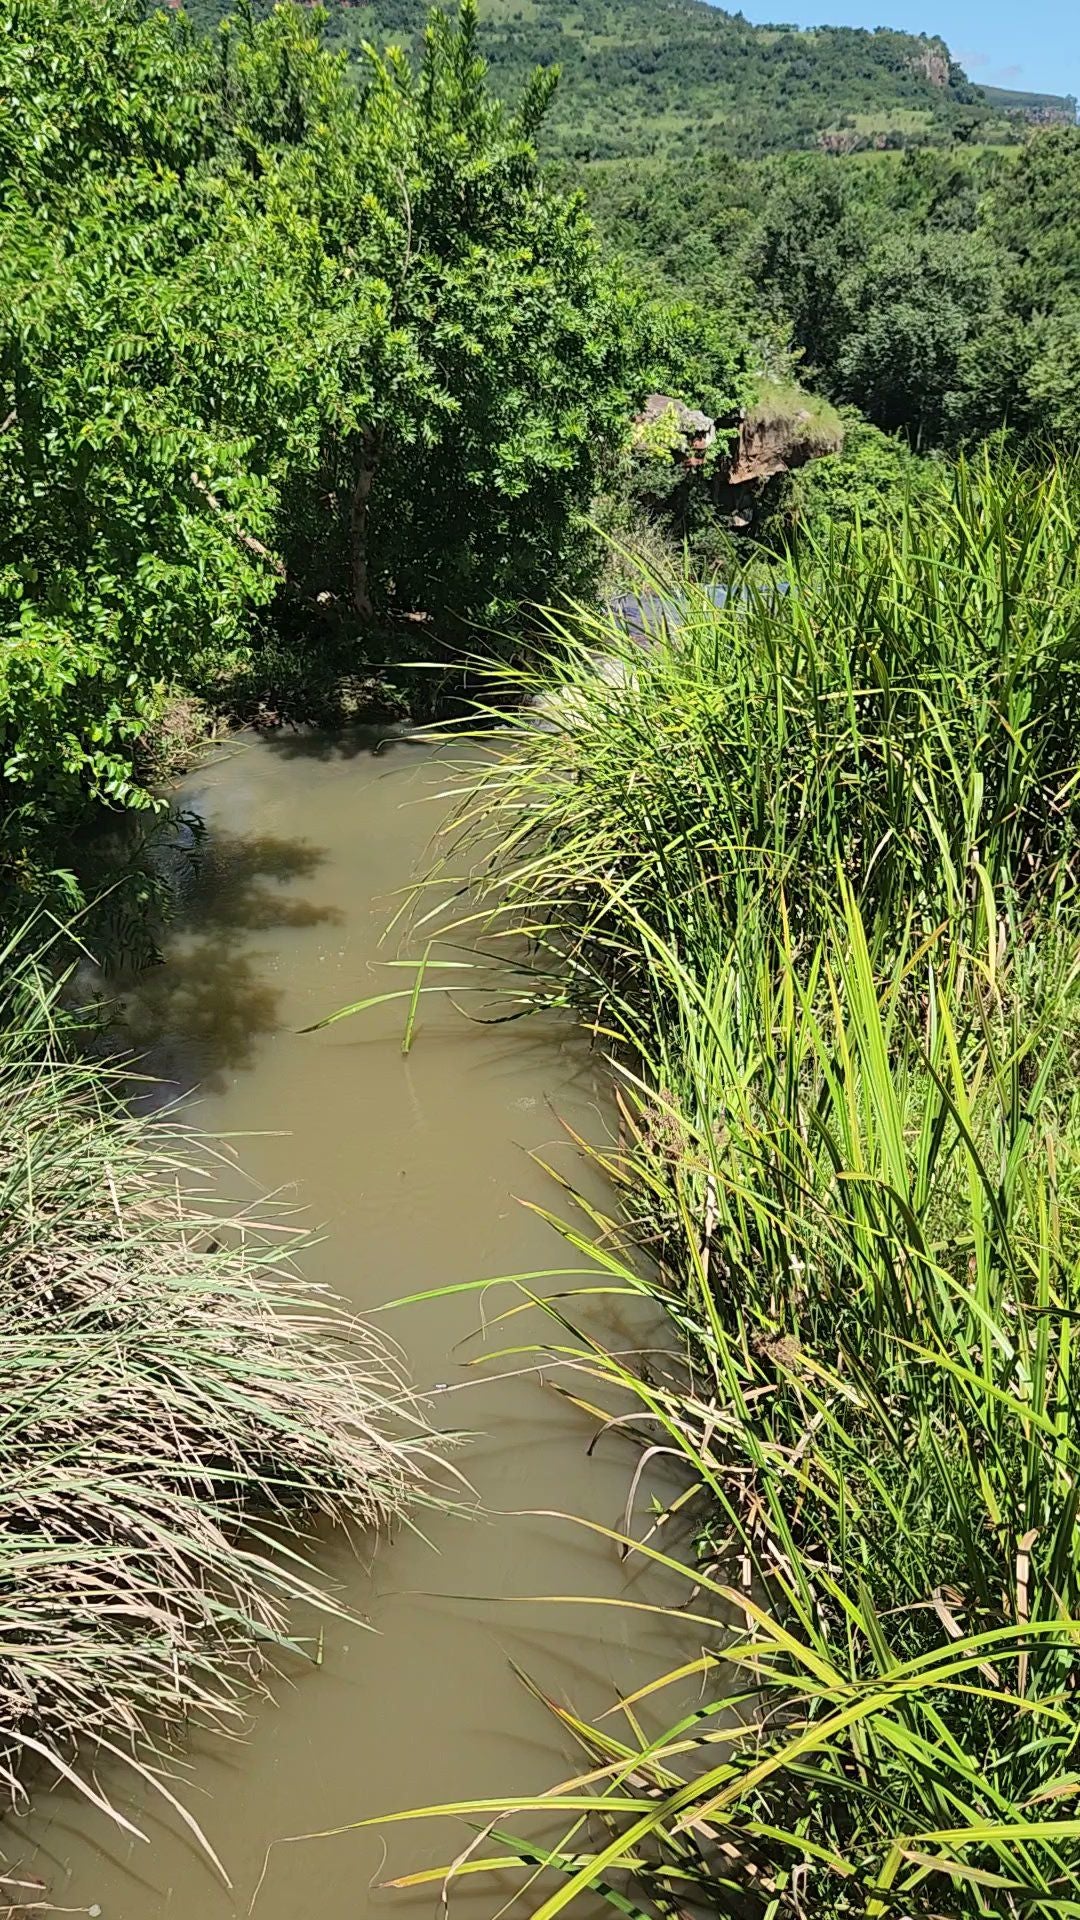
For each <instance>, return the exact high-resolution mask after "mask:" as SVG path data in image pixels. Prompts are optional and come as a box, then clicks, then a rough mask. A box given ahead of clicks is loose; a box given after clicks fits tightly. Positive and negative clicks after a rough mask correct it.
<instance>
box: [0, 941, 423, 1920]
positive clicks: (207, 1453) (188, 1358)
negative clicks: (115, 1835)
mask: <svg viewBox="0 0 1080 1920" xmlns="http://www.w3.org/2000/svg"><path fill="white" fill-rule="evenodd" d="M46 959H47V955H46V954H44V953H42V954H41V955H40V956H39V961H40V962H41V963H43V962H44V961H45V960H46ZM3 960H4V965H5V972H6V980H5V987H4V992H3V999H2V1002H0V1192H2V1198H0V1383H2V1393H0V1405H2V1408H3V1412H2V1416H0V1798H2V1799H3V1800H6V1801H10V1802H11V1803H13V1804H14V1805H16V1806H18V1805H20V1804H23V1805H24V1804H25V1801H26V1796H27V1792H28V1788H29V1784H30V1783H31V1782H32V1781H34V1780H42V1781H45V1782H47V1783H49V1784H52V1782H53V1781H54V1780H55V1778H56V1776H57V1774H60V1775H62V1776H63V1777H65V1778H66V1779H68V1780H69V1781H71V1782H72V1783H73V1784H74V1785H76V1786H77V1787H78V1788H79V1789H80V1790H81V1791H82V1792H83V1793H84V1794H86V1795H88V1796H89V1798H90V1799H91V1800H93V1801H94V1802H95V1803H96V1804H98V1805H100V1806H102V1807H103V1808H105V1809H106V1810H107V1811H109V1812H111V1813H114V1814H115V1817H117V1818H118V1819H120V1820H121V1822H122V1824H127V1821H126V1816H123V1815H121V1814H120V1813H118V1812H116V1810H115V1808H114V1807H112V1806H111V1805H110V1804H109V1798H108V1793H109V1790H108V1789H107V1788H105V1787H103V1786H101V1785H100V1784H99V1781H98V1775H97V1768H98V1766H99V1764H100V1761H101V1760H102V1758H103V1757H111V1758H113V1759H114V1760H117V1759H118V1760H121V1761H123V1762H126V1763H128V1764H129V1765H131V1766H133V1767H135V1768H137V1769H138V1770H140V1771H143V1772H145V1771H146V1770H147V1768H148V1767H149V1768H150V1770H151V1775H152V1777H154V1778H155V1779H160V1775H159V1772H158V1768H159V1764H160V1763H161V1762H163V1760H164V1759H165V1756H166V1755H167V1753H168V1750H169V1747H170V1745H171V1744H173V1743H174V1742H175V1741H176V1739H177V1738H178V1737H179V1736H181V1735H182V1734H183V1733H184V1732H185V1730H188V1729H190V1727H191V1726H192V1724H195V1725H199V1726H203V1727H205V1726H207V1725H219V1726H226V1727H229V1726H231V1727H233V1728H236V1727H239V1726H242V1725H243V1723H244V1714H245V1701H246V1700H248V1699H250V1695H251V1692H252V1689H253V1687H256V1686H258V1685H259V1683H260V1675H264V1674H265V1673H266V1672H267V1671H268V1670H269V1669H270V1667H271V1666H272V1664H273V1662H274V1660H275V1658H280V1659H284V1658H285V1657H286V1656H296V1657H298V1658H310V1657H312V1655H313V1652H314V1643H312V1642H311V1641H310V1640H308V1641H307V1642H306V1643H298V1642H297V1641H296V1640H295V1639H294V1638H293V1636H294V1635H295V1634H296V1633H297V1632H298V1631H303V1632H304V1633H305V1634H307V1635H309V1636H310V1634H311V1632H312V1631H313V1628H312V1625H311V1620H312V1609H315V1610H316V1616H315V1617H316V1619H317V1614H318V1612H319V1611H321V1612H323V1613H327V1612H332V1611H334V1609H335V1607H336V1604H337V1603H336V1602H335V1600H334V1599H333V1597H332V1595H331V1594H330V1593H329V1592H328V1591H327V1590H325V1589H324V1588H323V1586H322V1585H321V1583H320V1579H319V1575H318V1572H317V1570H315V1568H314V1567H313V1566H312V1565H311V1564H309V1560H308V1557H307V1555H308V1549H307V1547H306V1546H305V1544H304V1538H305V1537H308V1538H309V1537H310V1532H311V1529H312V1527H313V1523H314V1522H315V1521H316V1520H319V1521H320V1522H329V1523H332V1524H338V1525H349V1526H354V1525H356V1526H372V1527H378V1528H380V1529H381V1528H384V1527H388V1526H389V1525H390V1524H391V1523H392V1522H393V1521H395V1520H396V1519H397V1518H399V1517H400V1516H401V1515H402V1514H403V1513H404V1511H405V1509H406V1507H407V1506H412V1505H414V1504H415V1503H416V1502H417V1501H418V1500H422V1499H424V1498H425V1497H429V1496H431V1495H433V1494H434V1492H435V1483H436V1480H438V1481H439V1482H440V1484H441V1485H442V1488H443V1491H444V1492H445V1481H444V1480H442V1478H441V1471H440V1470H437V1469H436V1467H435V1464H434V1462H435V1456H434V1453H433V1451H432V1449H431V1446H430V1433H429V1429H428V1427H427V1425H426V1423H425V1421H424V1418H423V1415H422V1413H421V1411H420V1408H419V1405H418V1403H415V1402H414V1401H413V1399H412V1397H411V1394H410V1391H409V1389H408V1387H407V1384H406V1382H405V1378H404V1373H403V1369H402V1366H401V1363H400V1360H399V1357H398V1356H397V1355H396V1354H395V1352H394V1351H393V1349H392V1348H390V1347H389V1346H388V1345H386V1344H384V1343H383V1342H382V1341H381V1340H380V1339H379V1338H377V1337H376V1336H374V1335H373V1334H372V1333H371V1332H370V1330H368V1329H365V1328H363V1327H361V1326H358V1325H357V1323H356V1322H355V1321H354V1320H353V1319H351V1318H350V1317H349V1316H347V1315H346V1314H345V1312H344V1311H343V1310H342V1309H341V1308H340V1307H339V1306H338V1305H337V1303H336V1302H335V1301H334V1300H333V1299H331V1298H330V1297H328V1296H327V1295H326V1294H325V1293H324V1292H323V1291H322V1290H321V1289H319V1288H317V1287H314V1286H312V1285H311V1284H309V1283H308V1282H306V1281H305V1280H304V1279H303V1278H302V1274H301V1266H300V1264H299V1262H300V1256H301V1254H302V1243H301V1241H300V1238H299V1236H298V1234H297V1233H296V1232H295V1231H286V1230H285V1226H284V1224H283V1222H282V1221H281V1220H280V1219H279V1220H278V1221H276V1222H275V1221H274V1219H273V1217H272V1215H271V1217H270V1218H269V1220H268V1221H267V1223H266V1224H265V1225H264V1226H260V1224H259V1220H258V1217H257V1216H256V1215H252V1214H250V1213H248V1214H246V1215H245V1217H244V1218H243V1219H237V1220H234V1219H231V1218H230V1217H229V1215H228V1212H227V1210H226V1209H225V1208H223V1207H222V1206H221V1205H220V1203H219V1204H216V1205H215V1203H214V1192H215V1186H216V1184H217V1181H216V1168H215V1164H214V1155H213V1153H212V1151H211V1148H210V1146H209V1143H205V1144H204V1143H203V1142H201V1141H200V1140H199V1138H198V1136H197V1135H196V1134H195V1133H194V1132H192V1131H191V1130H190V1129H188V1128H185V1127H184V1126H182V1125H181V1124H180V1123H179V1122H177V1123H175V1124H169V1122H168V1121H167V1120H166V1121H160V1120H159V1121H158V1122H156V1123H155V1124H153V1125H152V1126H151V1125H148V1124H147V1122H146V1121H145V1120H141V1119H139V1118H138V1117H133V1116H132V1114H131V1113H130V1111H129V1110H128V1107H127V1105H126V1102H125V1099H124V1097H123V1096H124V1093H125V1090H126V1085H127V1076H126V1075H124V1074H121V1073H120V1072H119V1071H116V1072H115V1073H114V1072H112V1071H110V1070H108V1069H107V1068H104V1067H102V1066H101V1065H100V1064H96V1065H95V1064H94V1063H92V1062H90V1061H88V1060H87V1059H86V1057H85V1056H81V1055H80V1054H79V1053H78V1052H77V1051H76V1050H75V1049H74V1048H73V1046H72V1044H71V1035H70V1031H68V1036H67V1040H66V1041H65V1028H68V1029H70V1016H65V1014H64V1012H63V1007H62V987H63V982H62V978H61V980H60V981H57V979H56V978H55V977H54V976H53V975H52V974H51V973H50V972H48V971H46V970H45V968H44V965H43V964H40V965H39V964H35V963H33V962H31V961H30V960H28V959H26V958H23V959H22V960H21V961H19V962H17V963H14V964H13V955H12V951H11V949H10V948H9V949H8V950H7V951H6V952H5V953H4V955H3ZM298 1531H299V1533H300V1534H301V1536H302V1537H301V1540H300V1542H299V1543H298V1542H297V1538H296V1536H297V1533H298ZM290 1541H291V1544H290ZM305 1616H306V1617H307V1624H306V1625H303V1626H302V1622H303V1621H304V1619H305ZM115 1777H116V1775H115V1771H114V1774H113V1779H114V1782H115ZM161 1784H162V1786H163V1790H164V1782H163V1781H162V1782H161ZM189 1824H193V1823H192V1822H191V1821H190V1817H189ZM196 1831H197V1829H196ZM0 1885H2V1881H0Z"/></svg>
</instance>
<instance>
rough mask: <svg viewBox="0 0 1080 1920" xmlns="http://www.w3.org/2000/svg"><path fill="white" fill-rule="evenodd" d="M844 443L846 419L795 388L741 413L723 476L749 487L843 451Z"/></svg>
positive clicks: (763, 400) (762, 401)
mask: <svg viewBox="0 0 1080 1920" xmlns="http://www.w3.org/2000/svg"><path fill="white" fill-rule="evenodd" d="M843 444H844V428H843V423H842V421H841V420H840V418H839V415H837V414H835V413H834V412H833V411H832V409H831V408H829V407H822V406H821V405H820V404H819V403H818V402H815V401H811V400H810V399H809V398H808V397H807V396H804V395H800V394H799V393H798V392H797V391H796V390H793V391H792V392H791V393H789V394H788V393H785V394H784V395H782V396H775V395H774V396H769V397H767V398H765V399H762V400H761V401H759V402H758V404H757V405H756V406H754V407H751V408H750V409H749V411H748V412H747V413H745V414H744V415H743V418H742V420H741V422H740V424H739V435H738V439H737V440H736V442H735V445H734V447H733V448H732V451H731V455H730V457H729V460H728V463H727V470H726V473H725V476H724V478H725V480H726V482H727V484H728V486H731V487H745V486H751V485H753V484H755V483H757V482H760V481H762V480H771V479H772V478H773V477H774V475H776V474H778V473H790V472H792V470H793V469H794V468H795V467H804V466H805V465H806V463H807V461H808V460H819V459H821V457H822V455H824V454H827V453H839V452H840V449H841V448H842V446H843Z"/></svg>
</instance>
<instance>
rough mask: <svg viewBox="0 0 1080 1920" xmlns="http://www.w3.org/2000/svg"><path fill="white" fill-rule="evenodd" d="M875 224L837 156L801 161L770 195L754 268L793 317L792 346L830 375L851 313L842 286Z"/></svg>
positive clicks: (773, 296) (789, 171) (774, 299)
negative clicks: (832, 159) (843, 295)
mask: <svg viewBox="0 0 1080 1920" xmlns="http://www.w3.org/2000/svg"><path fill="white" fill-rule="evenodd" d="M870 231H871V229H870V223H869V219H868V216H867V213H866V210H865V208H864V207H863V206H862V205H861V204H860V202H859V198H858V195H857V193H856V191H855V183H854V182H853V180H852V178H851V176H850V174H849V173H847V172H846V171H844V170H843V169H842V168H841V167H839V166H837V164H836V163H835V162H834V161H804V162H799V163H798V164H797V165H795V166H792V167H790V168H789V169H787V170H786V171H785V173H784V174H783V175H782V176H781V178H780V180H779V182H778V184H777V186H776V187H775V189H774V191H773V193H772V194H771V195H770V198H769V200H768V203H767V205H766V208H765V212H764V216H763V219H762V223H761V229H760V236H759V240H758V246H757V270H758V273H759V275H760V277H761V279H762V281H763V282H764V286H765V289H766V291H767V292H768V293H769V295H770V296H771V298H772V300H773V302H774V304H775V305H776V306H778V307H779V308H780V309H781V311H782V312H783V313H785V314H786V315H787V316H788V317H789V318H790V321H791V327H792V338H793V341H794V344H795V346H796V347H797V348H798V349H799V350H800V352H801V353H802V354H804V355H805V357H806V360H807V361H808V362H809V364H810V366H811V367H814V368H817V369H819V370H820V371H821V372H823V373H824V374H825V376H826V378H828V376H829V375H830V373H831V372H832V371H833V370H834V369H835V367H836V364H837V359H838V355H839V351H840V345H841V341H842V338H843V334H844V328H845V322H846V314H845V311H844V303H843V300H842V297H841V288H842V286H843V283H844V282H845V280H846V279H847V276H848V275H849V274H850V273H851V272H852V270H853V269H854V268H855V267H856V266H857V264H858V262H860V261H861V260H862V259H863V258H864V257H865V254H866V251H867V248H868V246H869V245H870Z"/></svg>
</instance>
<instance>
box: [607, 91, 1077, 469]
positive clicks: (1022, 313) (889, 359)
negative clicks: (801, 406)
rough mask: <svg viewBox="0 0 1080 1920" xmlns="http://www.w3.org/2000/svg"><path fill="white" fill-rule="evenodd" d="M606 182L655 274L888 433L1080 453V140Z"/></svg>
mask: <svg viewBox="0 0 1080 1920" xmlns="http://www.w3.org/2000/svg"><path fill="white" fill-rule="evenodd" d="M588 186H589V197H590V204H591V206H592V208H593V211H594V213H595V215H596V217H597V219H598V221H599V223H600V225H601V227H602V228H603V230H604V231H605V233H606V234H607V236H608V238H609V241H610V243H611V245H612V246H613V247H614V248H616V249H617V250H618V251H619V252H620V253H621V254H622V255H623V256H625V257H626V258H627V259H628V260H630V261H631V262H633V264H634V265H635V267H636V269H637V270H638V271H639V272H640V273H643V274H644V273H645V272H648V271H651V273H652V275H653V276H654V278H655V279H657V280H660V281H662V282H663V283H664V284H666V285H669V286H671V287H673V288H679V289H682V290H683V291H684V292H686V291H688V290H689V288H691V287H696V288H697V289H698V290H699V294H700V295H701V296H703V297H707V298H709V299H710V300H711V301H712V303H713V304H714V305H719V306H722V307H723V308H724V309H725V310H726V311H727V312H729V313H730V314H731V315H732V316H733V318H736V317H737V319H738V322H739V324H741V325H742V326H743V327H744V328H745V329H746V330H747V332H748V333H749V335H750V337H752V338H754V339H755V340H756V342H757V346H758V352H759V353H760V354H761V356H762V357H763V358H764V359H765V360H766V361H767V360H769V359H770V358H772V359H774V360H775V359H778V358H779V359H782V358H783V356H784V354H785V352H786V351H788V350H791V351H793V352H794V354H795V356H796V359H797V363H798V364H799V367H800V370H801V373H802V376H803V378H809V379H810V380H811V381H813V382H816V383H817V384H819V385H820V386H822V387H823V388H824V390H825V391H826V392H827V393H828V394H829V395H830V396H831V397H832V398H833V399H835V400H837V401H839V402H841V403H844V404H846V405H849V406H854V407H856V408H858V409H859V410H860V411H861V412H862V413H863V414H865V415H866V416H867V417H868V418H869V420H870V421H872V422H873V423H874V424H875V425H876V426H878V427H880V428H883V429H885V430H886V431H889V432H896V433H902V434H903V435H904V436H905V437H906V439H907V440H908V441H909V442H910V443H911V444H913V445H915V446H917V447H920V448H923V449H930V448H945V449H948V450H953V451H955V450H956V449H957V448H958V447H961V446H964V445H970V444H972V443H974V442H975V441H977V440H979V439H981V438H982V437H984V436H986V435H987V434H990V433H994V432H997V431H999V430H1002V429H1004V430H1006V431H1008V432H1009V433H1011V434H1012V435H1013V436H1015V437H1017V438H1019V439H1021V440H1032V441H1035V440H1040V439H1042V440H1054V441H1056V442H1058V443H1063V444H1067V445H1072V444H1075V442H1076V435H1077V430H1078V427H1080V415H1078V412H1077V403H1076V393H1077V382H1076V378H1075V374H1076V371H1077V368H1078V366H1080V260H1078V256H1077V243H1076V223H1075V219H1074V215H1073V209H1074V207H1075V204H1076V197H1077V193H1078V191H1080V132H1077V131H1076V130H1075V129H1068V128H1064V127H1063V128H1058V129H1051V130H1049V131H1045V132H1041V133H1038V134H1036V135H1034V136H1033V137H1032V138H1031V139H1030V140H1029V141H1028V142H1027V144H1026V145H1025V146H1023V147H1022V148H1020V149H1018V150H1017V151H1016V152H1014V153H1008V154H1006V153H997V154H993V153H988V152H984V151H979V150H977V149H970V148H969V149H965V148H952V149H950V150H948V151H932V150H924V151H919V152H911V153H907V154H904V155H888V154H885V155H880V156H874V157H860V156H858V155H856V156H852V157H849V158H843V157H837V156H825V155H805V156H791V157H789V158H786V159H781V160H774V161H770V162H766V163H763V164H761V165H743V166H724V167H720V166H717V165H716V164H714V163H713V162H711V161H708V160H697V161H692V162H687V163H677V162H650V161H641V162H639V163H638V164H637V165H636V166H622V167H620V168H614V167H611V168H608V167H596V168H593V169H590V171H589V174H588Z"/></svg>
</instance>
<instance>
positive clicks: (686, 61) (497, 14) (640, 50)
mask: <svg viewBox="0 0 1080 1920" xmlns="http://www.w3.org/2000/svg"><path fill="white" fill-rule="evenodd" d="M328 4H329V13H330V33H331V35H332V37H333V38H334V39H335V40H337V41H339V42H341V43H344V44H346V45H350V46H358V45H359V43H360V42H361V41H362V40H364V39H369V40H373V41H375V42H376V43H381V42H385V41H387V40H396V41H399V42H400V43H402V44H404V45H409V44H411V43H412V42H413V41H414V39H415V38H416V37H417V36H418V34H419V33H420V31H421V28H422V24H423V19H424V14H425V11H426V6H425V0H328ZM225 10H226V5H225V0H191V3H190V7H189V11H190V12H191V14H192V16H193V17H194V18H195V19H196V20H200V21H203V22H208V21H210V20H212V19H214V18H216V17H219V16H220V14H221V13H222V12H224V11H225ZM480 12H481V18H482V23H483V49H484V53H485V54H486V56H487V59H488V61H489V63H490V66H491V70H492V77H493V80H494V82H495V85H496V86H497V87H498V88H500V89H501V90H502V91H504V92H505V93H506V94H507V95H508V96H510V97H513V96H514V95H515V94H516V93H517V92H518V91H519V90H520V87H521V85H522V83H523V82H524V80H525V79H526V78H527V76H528V74H529V73H530V72H531V70H532V68H533V67H534V66H537V65H543V66H550V65H552V64H555V63H557V64H558V65H559V66H560V67H561V68H562V74H563V80H562V85H561V86H560V88H559V91H558V94H557V95H556V100H555V105H554V109H553V112H552V116H551V122H550V126H549V130H548V134H547V141H548V145H549V147H551V148H552V149H553V150H554V151H556V152H559V153H562V154H565V155H568V156H574V157H577V158H580V159H605V158H607V159H611V158H617V157H618V156H620V155H623V154H634V155H637V154H647V153H666V154H674V153H680V152H690V151H701V150H703V149H709V148H718V147H719V148H722V149H725V150H726V151H728V152H732V153H736V154H739V155H746V156H751V155H756V154H762V153H770V152H779V151H783V150H790V149H792V148H801V147H813V146H821V145H824V146H833V147H837V148H840V149H844V148H845V147H854V146H859V145H864V146H865V145H892V146H899V145H906V144H908V143H910V142H919V141H924V140H931V141H941V140H947V139H949V138H951V137H953V136H954V135H956V134H961V135H964V136H966V137H974V138H978V139H984V140H986V139H989V140H1001V141H1006V140H1008V139H1010V138H1015V122H1014V121H1013V120H1012V119H1011V118H1010V114H1011V112H1012V111H1013V110H1015V113H1016V114H1018V115H1019V116H1021V117H1026V118H1041V119H1053V118H1061V117H1065V116H1067V115H1068V114H1069V112H1070V109H1071V112H1072V117H1073V118H1075V102H1071V103H1070V102H1068V101H1064V100H1059V99H1053V98H1051V96H1049V95H1041V94H1018V95H1016V96H1013V95H1011V94H1009V93H1007V92H1005V91H1003V90H1001V89H993V90H990V89H986V90H980V89H979V88H977V87H975V86H973V85H972V84H971V83H970V82H969V80H968V78H967V76H966V75H965V74H964V72H963V71H962V69H961V68H960V67H959V66H957V65H956V64H955V62H954V61H953V60H952V59H951V57H950V54H949V50H948V48H947V46H946V45H945V42H944V41H943V40H940V39H937V38H930V37H926V36H922V35H918V36H917V35H913V34H905V33H894V32H892V31H890V30H888V29H886V28H878V29H877V30H876V31H874V32H868V31H865V30H862V29H856V28H850V27H824V28H818V29H815V30H812V31H808V32H800V31H797V30H796V29H795V28H792V27H779V26H778V27H755V26H751V25H750V24H749V22H748V21H746V20H744V19H743V17H742V15H741V14H730V13H725V12H723V11H722V10H721V9H720V8H719V7H714V6H710V5H708V4H706V3H705V0H480Z"/></svg>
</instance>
